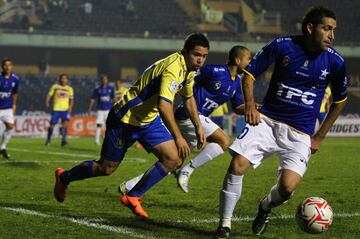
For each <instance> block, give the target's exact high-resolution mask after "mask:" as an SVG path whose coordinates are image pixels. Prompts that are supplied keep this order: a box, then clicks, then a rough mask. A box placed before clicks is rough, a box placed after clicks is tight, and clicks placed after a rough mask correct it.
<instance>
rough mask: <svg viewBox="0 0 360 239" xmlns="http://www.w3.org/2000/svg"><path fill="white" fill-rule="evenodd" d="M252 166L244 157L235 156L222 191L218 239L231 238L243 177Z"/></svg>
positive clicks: (216, 233)
mask: <svg viewBox="0 0 360 239" xmlns="http://www.w3.org/2000/svg"><path fill="white" fill-rule="evenodd" d="M250 165H251V164H250V161H249V160H248V159H246V158H245V157H244V156H242V155H234V156H233V159H232V161H231V163H230V166H229V169H228V171H227V173H226V175H225V178H224V183H223V187H222V189H221V191H220V208H219V214H220V221H219V226H218V228H217V230H216V232H215V236H216V237H217V238H229V236H230V229H231V218H232V216H233V212H234V209H235V206H236V203H237V202H238V201H239V199H240V196H241V192H242V181H243V177H244V175H245V173H246V171H247V169H248V168H249V167H250Z"/></svg>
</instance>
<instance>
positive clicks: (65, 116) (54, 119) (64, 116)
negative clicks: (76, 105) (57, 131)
mask: <svg viewBox="0 0 360 239" xmlns="http://www.w3.org/2000/svg"><path fill="white" fill-rule="evenodd" d="M59 119H61V121H62V122H64V121H69V120H70V114H69V112H68V111H67V110H66V111H53V112H51V120H50V124H51V125H56V124H57V123H58V122H59Z"/></svg>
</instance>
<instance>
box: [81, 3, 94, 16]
mask: <svg viewBox="0 0 360 239" xmlns="http://www.w3.org/2000/svg"><path fill="white" fill-rule="evenodd" d="M82 7H83V8H84V13H86V14H89V15H90V14H92V10H93V5H92V3H91V2H86V3H84V4H83V5H82Z"/></svg>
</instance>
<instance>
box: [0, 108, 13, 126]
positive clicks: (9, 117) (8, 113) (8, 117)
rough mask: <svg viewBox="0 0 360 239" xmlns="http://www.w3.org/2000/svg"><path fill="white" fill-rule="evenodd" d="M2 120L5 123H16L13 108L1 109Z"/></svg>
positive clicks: (0, 116) (0, 118)
mask: <svg viewBox="0 0 360 239" xmlns="http://www.w3.org/2000/svg"><path fill="white" fill-rule="evenodd" d="M0 121H2V122H4V123H9V124H13V123H14V111H13V110H12V109H6V110H0Z"/></svg>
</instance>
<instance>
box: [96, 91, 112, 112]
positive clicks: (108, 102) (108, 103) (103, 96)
mask: <svg viewBox="0 0 360 239" xmlns="http://www.w3.org/2000/svg"><path fill="white" fill-rule="evenodd" d="M114 97H115V89H114V87H111V86H105V87H104V86H99V87H97V88H95V90H94V91H93V94H92V96H91V99H94V100H96V101H97V107H96V109H97V110H110V109H111V108H112V106H113V99H114Z"/></svg>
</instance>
